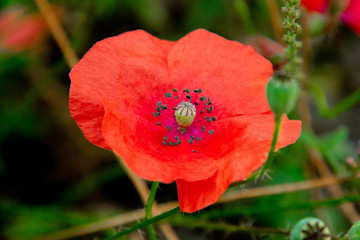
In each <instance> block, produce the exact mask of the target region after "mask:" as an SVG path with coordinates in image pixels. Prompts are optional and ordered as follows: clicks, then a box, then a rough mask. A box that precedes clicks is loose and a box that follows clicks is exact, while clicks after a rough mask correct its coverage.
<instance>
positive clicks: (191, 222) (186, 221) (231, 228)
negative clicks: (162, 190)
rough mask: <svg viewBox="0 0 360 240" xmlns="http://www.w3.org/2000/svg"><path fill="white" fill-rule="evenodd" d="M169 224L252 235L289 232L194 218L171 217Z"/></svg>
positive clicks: (287, 234)
mask: <svg viewBox="0 0 360 240" xmlns="http://www.w3.org/2000/svg"><path fill="white" fill-rule="evenodd" d="M169 223H170V224H171V225H174V226H184V227H189V228H202V229H207V230H211V231H224V232H227V233H234V232H241V233H254V234H259V233H263V234H276V235H283V236H289V234H290V232H288V231H284V230H280V229H275V228H260V227H246V226H237V225H231V224H226V223H220V222H218V223H212V222H209V221H207V220H203V219H198V218H194V217H184V216H181V217H172V218H169Z"/></svg>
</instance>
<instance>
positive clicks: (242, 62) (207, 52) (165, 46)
mask: <svg viewBox="0 0 360 240" xmlns="http://www.w3.org/2000/svg"><path fill="white" fill-rule="evenodd" d="M271 75H272V66H271V64H270V62H269V61H267V60H266V59H265V58H263V57H262V56H260V55H259V54H257V53H256V52H255V51H254V49H253V48H252V47H250V46H244V45H242V44H240V43H238V42H236V41H229V40H226V39H224V38H222V37H220V36H218V35H216V34H213V33H210V32H208V31H206V30H196V31H194V32H191V33H190V34H188V35H186V36H185V37H183V38H182V39H180V40H179V41H177V42H170V41H166V40H159V39H157V38H155V37H153V36H151V35H150V34H148V33H146V32H144V31H141V30H138V31H133V32H127V33H124V34H121V35H119V36H116V37H111V38H107V39H105V40H102V41H100V42H98V43H96V44H95V45H94V46H93V47H92V48H91V49H90V50H89V51H88V53H86V54H85V56H84V57H83V58H82V59H81V60H80V62H79V63H78V64H77V65H76V66H74V67H73V69H72V70H71V73H70V78H71V88H70V101H69V102H70V103H69V104H70V110H71V114H72V117H73V118H74V119H75V120H76V122H77V124H78V125H79V127H80V128H81V129H82V131H83V133H84V135H85V136H86V137H87V138H88V139H89V140H90V141H91V142H92V143H94V144H96V145H98V146H100V147H103V148H106V149H111V150H113V151H114V152H115V153H116V154H117V155H119V156H121V157H122V158H123V159H124V160H125V162H126V164H127V165H128V167H129V168H130V169H131V170H132V171H133V172H135V173H136V174H137V175H138V176H140V177H142V178H144V179H147V180H151V181H160V182H164V183H170V182H173V181H176V183H177V187H178V196H179V202H180V207H181V210H182V211H184V212H194V211H197V210H199V209H201V208H204V207H206V206H208V205H210V204H212V203H214V202H215V201H216V200H217V199H218V198H219V197H220V195H221V194H222V193H223V192H224V191H225V190H226V188H227V187H228V186H229V184H230V183H231V182H234V181H239V180H244V179H246V178H247V177H248V176H249V175H250V174H251V173H252V172H253V171H254V170H255V169H257V168H258V167H259V166H261V164H262V163H263V162H264V161H265V159H266V155H267V153H268V151H269V148H270V143H271V140H272V134H273V128H274V116H273V114H272V113H271V112H270V108H269V106H268V105H267V101H266V97H265V85H266V83H267V81H268V79H269V78H270V76H271ZM175 116H176V117H175ZM300 131H301V122H300V121H295V120H288V119H287V118H286V119H284V120H283V123H282V128H281V133H280V139H279V142H278V148H281V147H284V146H286V145H288V144H291V143H293V142H295V141H296V139H297V138H298V137H299V135H300Z"/></svg>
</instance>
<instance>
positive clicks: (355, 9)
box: [301, 0, 360, 34]
mask: <svg viewBox="0 0 360 240" xmlns="http://www.w3.org/2000/svg"><path fill="white" fill-rule="evenodd" d="M341 3H342V4H345V5H346V6H345V8H344V11H343V12H342V13H341V15H340V20H341V22H342V23H344V24H345V25H347V26H348V27H349V28H351V29H352V30H353V31H354V32H356V33H357V34H360V1H359V0H347V1H344V2H342V1H341ZM301 4H302V5H303V6H305V7H306V8H307V9H308V10H309V11H315V12H319V13H325V11H326V10H327V8H328V7H329V0H302V1H301Z"/></svg>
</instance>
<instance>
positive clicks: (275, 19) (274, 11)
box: [268, 0, 285, 46]
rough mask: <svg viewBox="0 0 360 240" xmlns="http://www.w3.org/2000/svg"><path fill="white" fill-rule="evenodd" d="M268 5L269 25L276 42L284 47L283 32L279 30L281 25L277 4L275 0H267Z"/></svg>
mask: <svg viewBox="0 0 360 240" xmlns="http://www.w3.org/2000/svg"><path fill="white" fill-rule="evenodd" d="M268 5H269V8H270V15H271V23H272V26H273V28H274V32H275V36H276V40H277V41H278V42H279V43H281V44H282V45H284V46H285V43H284V40H283V35H284V32H283V30H282V28H281V24H280V23H281V17H280V12H279V7H278V4H277V2H276V0H268Z"/></svg>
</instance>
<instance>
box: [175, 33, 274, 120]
mask: <svg viewBox="0 0 360 240" xmlns="http://www.w3.org/2000/svg"><path fill="white" fill-rule="evenodd" d="M168 62H169V73H170V77H171V79H172V80H173V81H174V82H176V83H181V84H182V86H183V87H186V88H190V89H191V88H193V89H194V88H198V87H199V86H201V88H202V89H205V90H206V91H207V92H209V93H210V94H209V95H211V97H212V99H213V101H214V102H215V103H216V104H217V105H219V106H222V107H224V108H226V109H225V112H223V113H222V114H223V115H224V116H232V115H236V114H254V113H263V112H267V111H269V106H268V104H267V100H266V96H265V94H264V92H265V86H266V83H267V81H268V80H269V78H270V77H271V75H272V73H273V70H272V65H271V63H270V62H269V61H268V60H266V59H265V58H264V57H262V56H261V55H259V54H257V53H256V52H255V50H254V49H253V47H251V46H244V45H242V44H241V43H239V42H236V41H229V40H226V39H224V38H222V37H220V36H218V35H216V34H214V33H210V32H208V31H206V30H203V29H199V30H195V31H193V32H191V33H189V34H188V35H186V36H185V37H183V38H182V39H180V40H179V41H178V42H177V43H176V45H175V46H174V47H173V48H172V49H171V51H170V53H169V58H168Z"/></svg>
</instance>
